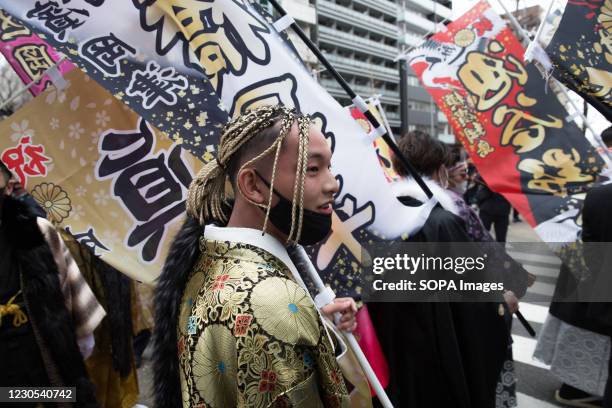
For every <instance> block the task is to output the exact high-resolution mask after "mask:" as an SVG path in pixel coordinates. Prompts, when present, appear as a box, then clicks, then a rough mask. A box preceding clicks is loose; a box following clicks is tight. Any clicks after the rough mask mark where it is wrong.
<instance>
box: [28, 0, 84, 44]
mask: <svg viewBox="0 0 612 408" xmlns="http://www.w3.org/2000/svg"><path fill="white" fill-rule="evenodd" d="M26 16H27V17H29V18H32V17H36V18H38V19H39V20H40V21H43V22H44V23H45V27H47V28H48V29H49V30H51V31H53V32H54V33H55V38H56V39H57V40H58V41H61V42H63V41H65V40H66V33H67V31H68V30H73V29H75V28H77V27H80V26H81V25H83V23H85V19H84V17H89V11H87V10H81V9H75V8H68V9H64V8H62V6H60V5H59V4H58V3H56V2H54V1H49V2H47V3H41V2H40V1H37V2H36V4H35V5H34V8H33V9H32V10H30V11H28V13H27V14H26Z"/></svg>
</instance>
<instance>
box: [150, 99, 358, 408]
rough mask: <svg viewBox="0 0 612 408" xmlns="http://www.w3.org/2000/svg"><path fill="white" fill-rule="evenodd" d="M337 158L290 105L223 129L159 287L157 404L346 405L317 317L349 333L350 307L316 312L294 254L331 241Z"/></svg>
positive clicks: (339, 304)
mask: <svg viewBox="0 0 612 408" xmlns="http://www.w3.org/2000/svg"><path fill="white" fill-rule="evenodd" d="M330 160H331V150H330V148H329V146H328V144H327V143H326V141H325V138H324V136H323V135H322V134H321V132H320V131H318V130H316V128H315V127H313V126H311V120H310V118H309V117H308V116H306V115H302V114H299V113H297V112H294V111H291V110H289V109H287V108H285V107H283V106H262V107H258V108H255V109H253V110H250V111H247V112H245V113H243V114H241V115H239V116H238V117H236V118H234V119H233V120H231V121H230V122H229V123H228V124H227V125H226V126H225V127H224V129H223V131H222V135H221V141H220V143H219V149H218V156H217V160H213V161H211V162H209V163H208V164H207V165H206V166H204V168H203V169H202V170H201V171H200V173H199V174H198V175H197V176H196V177H195V178H194V180H193V182H192V184H191V186H190V188H189V194H188V199H187V211H188V218H187V220H186V222H185V224H184V226H183V228H182V230H181V231H180V232H179V233H178V235H177V237H176V238H175V240H174V242H173V244H172V247H171V249H170V252H169V255H168V258H167V260H166V264H165V266H164V270H163V272H162V275H161V277H160V279H159V283H158V285H157V289H156V297H155V304H156V310H155V319H156V321H155V328H156V335H155V339H154V351H153V355H154V359H155V360H154V370H155V399H156V406H157V407H158V408H164V407H172V408H176V407H180V406H183V407H185V408H187V407H198V406H207V407H213V408H216V407H219V408H223V407H234V406H249V407H269V406H313V407H348V406H350V399H349V394H348V390H347V387H346V385H345V381H344V379H343V375H342V372H341V371H340V368H339V365H338V362H337V361H336V354H340V351H341V350H340V347H339V344H338V343H337V342H336V341H335V339H336V338H335V337H334V336H333V335H332V334H331V333H330V331H328V328H327V327H326V323H325V320H324V319H322V317H321V314H322V315H323V316H333V315H334V313H340V314H341V317H340V318H339V319H338V320H339V322H338V328H340V329H341V330H353V329H354V328H355V313H356V306H355V302H354V301H353V300H352V299H350V298H348V299H346V298H345V299H336V301H335V302H333V303H330V304H327V305H326V306H323V305H321V306H322V308H321V309H320V312H319V310H318V308H317V306H316V305H315V303H314V302H313V300H312V298H311V297H310V296H309V294H308V292H307V289H306V288H305V287H304V286H303V281H302V279H301V277H300V275H299V272H298V270H297V267H296V265H295V264H294V262H293V261H292V260H291V258H290V255H289V253H288V249H287V246H288V245H289V246H293V245H295V244H303V245H312V244H315V243H317V242H319V241H320V240H322V239H324V238H325V237H326V236H327V235H328V234H329V233H330V228H331V216H332V202H333V196H334V194H335V193H336V192H337V191H338V182H337V181H336V179H335V178H334V175H333V174H332V173H331V171H330ZM228 178H229V180H230V182H231V185H232V188H233V190H234V192H235V194H234V202H233V204H232V205H231V207H230V206H229V205H228V204H227V202H226V201H225V198H226V195H225V191H224V190H225V185H226V183H225V182H226V179H228ZM366 389H367V388H366Z"/></svg>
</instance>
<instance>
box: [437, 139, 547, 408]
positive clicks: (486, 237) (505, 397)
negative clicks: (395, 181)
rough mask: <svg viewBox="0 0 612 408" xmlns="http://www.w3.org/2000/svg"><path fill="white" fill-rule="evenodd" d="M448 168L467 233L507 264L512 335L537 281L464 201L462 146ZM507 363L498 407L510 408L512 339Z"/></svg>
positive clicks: (452, 151) (450, 152)
mask: <svg viewBox="0 0 612 408" xmlns="http://www.w3.org/2000/svg"><path fill="white" fill-rule="evenodd" d="M446 167H447V168H448V174H449V180H448V193H449V194H450V195H451V196H452V197H453V200H454V202H455V205H456V206H457V208H458V214H459V216H460V217H461V218H462V219H463V221H464V222H465V225H466V229H467V233H468V235H469V236H470V238H471V239H472V240H473V241H475V242H482V243H483V252H485V253H487V254H489V255H490V259H492V261H491V262H492V263H493V264H496V265H503V268H502V271H503V278H504V288H506V289H508V290H506V291H505V292H504V301H505V305H504V306H505V307H506V308H507V312H508V313H506V314H505V316H506V325H507V328H508V333H511V332H512V315H513V314H514V313H516V312H517V311H518V309H519V300H518V298H520V297H522V296H523V295H524V294H525V291H526V289H527V286H528V284H529V283H530V282H531V283H533V281H535V276H534V275H531V274H529V273H528V272H527V271H526V270H525V268H523V266H522V265H521V264H519V263H518V262H516V261H515V260H514V259H513V258H512V257H511V256H510V255H508V254H507V253H506V251H505V250H504V248H502V247H500V245H499V244H496V243H495V240H494V239H493V237H492V236H491V234H489V231H487V229H486V228H485V227H484V225H482V222H481V221H480V218H479V217H478V214H477V213H476V211H474V209H473V208H472V207H470V206H469V205H468V204H467V203H466V202H465V200H464V199H463V193H464V192H465V187H466V184H467V183H466V182H467V178H468V173H467V172H468V167H467V163H466V157H465V151H464V150H463V148H462V147H461V146H458V145H452V146H447V158H446ZM508 343H509V344H508V349H507V352H506V361H504V365H503V368H502V371H501V373H500V376H499V381H498V383H497V387H496V398H495V401H496V407H497V408H508V407H514V406H516V375H515V373H514V361H513V358H512V337H511V336H509V338H508Z"/></svg>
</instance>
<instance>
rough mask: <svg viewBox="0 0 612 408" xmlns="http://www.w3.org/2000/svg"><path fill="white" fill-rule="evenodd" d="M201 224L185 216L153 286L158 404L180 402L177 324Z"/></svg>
mask: <svg viewBox="0 0 612 408" xmlns="http://www.w3.org/2000/svg"><path fill="white" fill-rule="evenodd" d="M202 231H203V230H202V227H201V226H200V224H199V223H198V221H197V220H195V219H193V218H191V217H188V218H187V219H186V220H185V223H184V224H183V226H182V227H181V230H180V231H179V232H178V234H177V236H176V238H175V239H174V241H173V243H172V246H171V247H170V251H169V252H168V258H167V259H166V263H165V265H164V269H163V271H162V273H161V275H160V277H159V280H158V282H157V286H156V289H155V334H154V336H153V347H154V350H153V358H154V360H153V372H154V391H153V392H154V398H155V406H156V407H157V408H176V407H180V406H182V397H181V384H180V380H179V370H180V367H179V361H178V348H177V341H178V339H177V336H176V325H177V322H178V316H179V309H180V306H181V298H182V296H183V291H184V289H185V285H186V284H187V279H188V278H189V275H190V273H191V270H192V269H193V266H194V265H195V262H196V261H197V259H198V257H199V256H200V248H199V239H200V236H201V235H202Z"/></svg>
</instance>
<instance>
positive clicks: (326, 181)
mask: <svg viewBox="0 0 612 408" xmlns="http://www.w3.org/2000/svg"><path fill="white" fill-rule="evenodd" d="M298 144H299V138H298V127H297V124H294V125H293V127H292V128H291V132H290V134H289V135H288V136H287V138H286V139H285V142H284V143H283V146H282V148H281V153H280V155H279V159H278V164H277V169H276V179H275V182H274V188H275V189H276V191H278V192H279V193H280V194H282V195H283V196H284V197H285V198H287V199H288V200H289V201H293V186H294V185H295V173H296V170H297V158H298V155H297V154H298ZM331 156H332V152H331V149H330V148H329V145H328V144H327V141H326V140H325V137H324V136H323V134H322V133H321V132H320V131H319V130H317V129H316V128H315V127H313V126H311V127H310V132H309V144H308V161H307V167H306V168H307V171H306V177H305V179H304V208H305V209H308V210H311V211H316V212H320V213H322V214H331V213H332V203H333V196H334V194H336V193H337V192H338V181H337V180H336V179H335V177H334V175H333V173H332V172H331ZM272 158H273V156H270V160H272ZM271 169H272V165H271V164H270V165H269V169H268V170H267V171H266V173H265V174H266V178H267V179H268V180H270V176H271ZM277 201H278V198H277V197H276V196H273V200H272V206H274V205H276V203H277Z"/></svg>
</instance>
